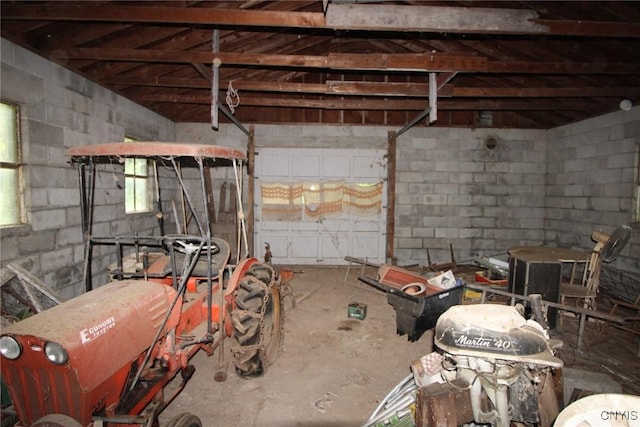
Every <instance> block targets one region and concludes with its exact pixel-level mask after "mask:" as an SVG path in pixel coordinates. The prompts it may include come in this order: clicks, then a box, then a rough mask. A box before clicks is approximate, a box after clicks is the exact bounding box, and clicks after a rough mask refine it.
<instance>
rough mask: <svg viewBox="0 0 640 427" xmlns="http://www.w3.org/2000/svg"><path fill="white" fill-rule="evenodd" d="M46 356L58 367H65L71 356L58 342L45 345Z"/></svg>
mask: <svg viewBox="0 0 640 427" xmlns="http://www.w3.org/2000/svg"><path fill="white" fill-rule="evenodd" d="M44 354H46V355H47V358H48V359H49V360H50V361H51V362H52V363H55V364H56V365H64V364H65V363H67V362H68V361H69V354H68V353H67V350H65V349H64V347H63V346H61V345H60V344H58V343H57V342H51V341H48V342H46V343H45V345H44Z"/></svg>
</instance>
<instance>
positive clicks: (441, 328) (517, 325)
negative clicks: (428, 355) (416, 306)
mask: <svg viewBox="0 0 640 427" xmlns="http://www.w3.org/2000/svg"><path fill="white" fill-rule="evenodd" d="M434 342H435V344H436V346H437V347H439V348H440V349H442V350H443V351H445V352H447V353H449V354H452V355H454V356H471V357H481V358H486V359H494V360H495V359H500V360H508V361H514V362H524V363H533V364H539V365H545V366H551V367H562V365H563V363H562V360H560V359H558V358H556V357H555V356H554V355H553V352H552V351H551V348H550V347H549V339H548V337H547V334H546V332H545V331H544V329H542V327H541V326H540V325H539V324H538V323H537V322H535V321H533V320H526V319H525V318H524V317H523V316H522V315H520V313H519V312H518V311H517V310H516V308H515V307H511V306H505V305H496V304H474V305H456V306H453V307H451V308H449V309H448V310H447V311H445V312H444V313H443V314H442V315H441V316H440V318H439V319H438V321H437V323H436V328H435V335H434Z"/></svg>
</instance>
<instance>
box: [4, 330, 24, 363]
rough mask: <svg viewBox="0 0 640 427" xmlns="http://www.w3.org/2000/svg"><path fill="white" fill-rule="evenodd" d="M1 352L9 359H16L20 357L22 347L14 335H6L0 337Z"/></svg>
mask: <svg viewBox="0 0 640 427" xmlns="http://www.w3.org/2000/svg"><path fill="white" fill-rule="evenodd" d="M0 353H2V355H3V356H4V357H6V358H7V359H9V360H15V359H17V358H18V357H20V354H21V353H22V347H20V343H19V342H18V341H17V340H16V339H15V338H14V337H12V336H10V335H4V336H3V337H0Z"/></svg>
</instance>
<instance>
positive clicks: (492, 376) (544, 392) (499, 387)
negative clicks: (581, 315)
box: [434, 304, 563, 427]
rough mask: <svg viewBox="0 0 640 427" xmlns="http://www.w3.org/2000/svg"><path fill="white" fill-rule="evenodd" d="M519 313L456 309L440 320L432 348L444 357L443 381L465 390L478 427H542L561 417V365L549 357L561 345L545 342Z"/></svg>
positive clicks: (481, 306) (516, 309)
mask: <svg viewBox="0 0 640 427" xmlns="http://www.w3.org/2000/svg"><path fill="white" fill-rule="evenodd" d="M519 309H520V310H519ZM534 309H535V308H534ZM523 312H524V309H523V307H522V306H518V307H512V306H505V305H495V304H477V305H456V306H453V307H451V308H449V309H448V310H447V311H446V312H444V313H443V314H442V315H441V316H440V318H439V319H438V322H437V324H436V328H435V334H434V342H435V345H436V346H437V347H438V348H439V349H440V350H442V351H443V352H444V360H443V362H442V366H443V367H444V369H443V371H442V372H441V375H442V377H443V378H444V379H445V380H446V381H453V380H454V379H462V380H464V381H465V382H466V383H468V384H469V391H470V398H471V407H472V410H473V416H474V419H475V422H476V423H491V424H493V425H495V426H498V427H508V426H509V425H510V423H511V422H512V421H513V422H519V423H523V424H532V425H533V424H535V425H539V426H544V425H551V423H552V421H553V419H554V418H555V417H556V415H557V414H558V412H559V406H558V397H557V396H556V393H555V391H554V384H553V380H552V374H553V371H554V370H555V369H556V368H561V367H562V365H563V363H562V360H560V359H558V358H557V357H555V356H554V353H553V348H554V347H557V346H559V344H560V342H559V341H558V342H557V343H556V342H554V341H552V340H549V336H548V333H547V331H546V330H545V328H543V327H542V326H541V324H540V323H538V322H536V321H534V320H531V319H529V320H527V319H525V318H524V316H523ZM538 312H539V311H538ZM543 324H544V323H543ZM487 398H488V401H489V402H490V404H489V405H487V404H486V401H487ZM483 403H484V405H483Z"/></svg>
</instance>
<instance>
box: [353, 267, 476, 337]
mask: <svg viewBox="0 0 640 427" xmlns="http://www.w3.org/2000/svg"><path fill="white" fill-rule="evenodd" d="M358 280H360V281H362V282H364V283H366V284H368V285H371V286H373V287H375V288H377V289H380V290H382V291H384V292H386V293H387V302H388V303H389V304H391V305H392V306H393V308H394V309H395V311H396V330H397V332H398V335H405V334H406V335H407V338H408V340H409V341H417V340H418V339H420V337H421V336H422V334H424V332H425V331H427V330H429V329H431V328H433V327H434V326H435V325H436V321H437V320H438V317H440V315H441V314H442V313H443V312H444V311H445V310H446V309H448V308H449V307H451V306H452V305H456V304H460V303H461V302H462V296H463V293H464V285H462V284H461V283H456V284H455V285H454V286H452V287H450V288H446V289H445V288H441V287H437V286H433V285H431V284H429V282H428V279H427V277H426V276H422V275H420V274H416V273H413V272H411V271H408V270H406V269H404V268H400V267H395V266H391V265H388V264H383V265H382V266H380V268H379V269H378V278H375V279H374V278H372V277H367V276H359V277H358ZM416 290H418V292H417V293H416Z"/></svg>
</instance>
